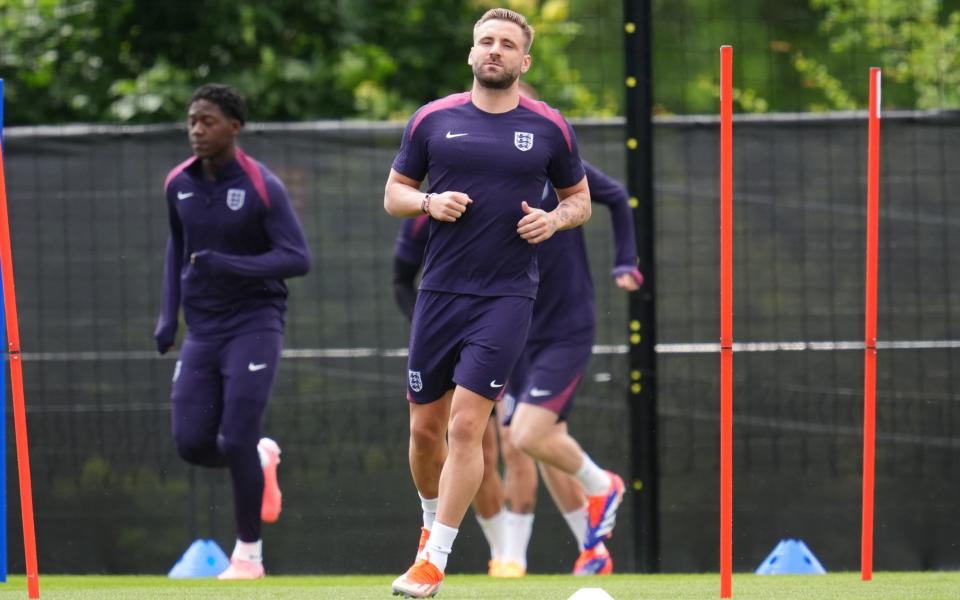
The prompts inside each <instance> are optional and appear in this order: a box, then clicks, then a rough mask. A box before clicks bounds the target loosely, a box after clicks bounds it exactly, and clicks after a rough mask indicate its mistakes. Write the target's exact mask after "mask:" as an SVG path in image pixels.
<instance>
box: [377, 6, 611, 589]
mask: <svg viewBox="0 0 960 600" xmlns="http://www.w3.org/2000/svg"><path fill="white" fill-rule="evenodd" d="M532 41H533V30H532V29H531V28H530V26H529V25H528V24H527V22H526V19H525V18H524V17H523V16H522V15H520V14H518V13H516V12H514V11H511V10H507V9H502V8H499V9H491V10H489V11H487V12H486V13H484V15H483V16H482V17H481V18H480V20H479V21H477V23H476V24H475V26H474V31H473V47H472V48H471V50H470V54H469V57H468V60H467V62H468V64H469V65H470V66H471V68H472V70H473V75H474V80H473V86H472V88H471V90H470V91H469V92H464V93H460V94H453V95H451V96H448V97H446V98H443V99H440V100H437V101H434V102H432V103H430V104H427V105H426V106H423V107H421V108H420V109H419V110H418V111H417V112H416V113H415V114H414V116H413V117H412V118H411V119H410V121H409V123H408V124H407V128H406V130H405V131H404V134H403V139H402V142H401V146H400V151H399V152H398V154H397V157H396V158H395V159H394V163H393V168H392V169H391V171H390V175H389V177H388V179H387V183H386V186H385V190H384V208H385V210H386V211H387V213H389V214H391V215H393V216H395V217H401V218H409V217H414V216H417V215H419V214H421V213H425V214H429V215H430V217H431V220H430V237H429V239H428V241H427V248H426V254H425V258H424V268H423V278H422V279H421V282H420V293H419V295H418V296H417V302H416V305H415V308H414V315H413V325H412V331H411V335H410V354H409V358H408V377H407V397H408V400H409V402H410V404H409V407H410V466H411V473H412V475H413V479H414V483H415V485H416V487H417V490H418V492H419V494H420V496H421V505H422V507H423V509H424V513H429V512H432V511H435V515H436V516H435V519H434V521H433V523H432V525H431V524H430V523H429V522H427V521H428V518H427V517H428V515H427V514H425V515H424V516H425V519H424V521H425V523H424V524H425V526H426V528H427V530H428V531H429V534H428V535H427V536H426V537H427V538H428V539H427V540H426V542H425V544H424V547H423V550H422V551H420V552H419V553H418V558H417V560H416V562H415V563H414V564H413V566H411V567H410V569H408V570H407V572H406V573H404V574H403V575H401V576H400V577H398V578H397V579H396V580H395V581H394V582H393V586H392V587H393V591H394V593H395V594H405V595H407V596H411V597H416V598H423V597H428V596H432V595H434V594H436V592H437V590H438V589H439V588H440V585H441V583H442V582H443V573H444V570H445V568H446V563H447V559H448V557H449V555H450V552H451V551H452V548H453V543H454V540H455V539H456V535H457V533H458V528H459V526H460V523H461V521H462V520H463V516H464V514H465V513H466V510H467V508H468V507H469V505H470V503H471V502H472V500H473V498H474V496H475V495H476V493H477V490H478V488H479V486H480V481H481V479H482V477H483V469H484V459H483V453H482V445H481V440H482V437H483V433H484V430H485V429H486V425H487V422H488V421H489V415H490V413H491V411H492V409H493V407H494V405H495V401H496V400H497V399H498V398H499V397H500V395H501V394H502V393H503V390H504V386H505V385H506V381H507V378H508V377H509V375H510V373H511V371H512V370H513V366H514V363H515V362H516V360H517V358H518V356H519V355H520V352H521V351H522V349H523V344H524V343H525V342H526V337H527V333H528V329H529V327H530V318H531V313H532V308H533V300H534V298H535V297H536V287H537V281H538V272H537V260H536V245H537V244H539V243H541V242H543V241H546V240H547V239H549V238H550V237H552V236H553V234H554V233H556V232H557V231H559V230H564V229H569V228H572V227H576V226H579V225H581V224H582V223H584V222H585V221H586V220H587V219H588V218H589V217H590V193H589V189H588V188H587V181H586V177H585V175H584V172H583V165H582V163H581V161H580V156H579V152H578V151H577V145H576V138H575V136H574V135H573V129H572V128H571V127H570V125H569V124H568V123H567V122H566V120H564V119H563V117H562V116H561V115H560V114H559V113H558V112H557V111H555V110H553V109H551V108H550V107H549V106H547V105H546V104H544V103H542V102H535V101H533V100H529V99H526V98H521V97H520V93H519V90H518V87H517V81H518V79H519V76H520V75H521V73H524V72H526V71H527V70H528V69H529V67H530V54H529V50H530V44H531V42H532ZM424 179H429V181H430V188H429V190H428V191H427V193H426V194H424V193H423V192H421V191H420V185H421V183H422V181H423V180H424ZM547 180H549V181H550V182H551V183H552V184H553V186H554V187H555V188H556V189H557V191H558V195H559V203H558V205H557V207H556V208H555V209H554V210H552V211H551V212H549V213H548V212H546V211H544V210H541V209H540V208H539V207H538V205H539V202H540V198H541V191H542V189H543V186H544V184H545V183H546V181H547ZM445 435H446V436H447V442H446V443H444V441H443V440H444V436H445ZM597 471H599V474H600V476H601V477H607V476H606V473H604V472H603V471H602V470H600V469H597ZM607 479H608V481H607V483H608V487H611V488H612V487H614V485H612V481H611V480H610V478H609V477H607ZM431 509H432V510H431Z"/></svg>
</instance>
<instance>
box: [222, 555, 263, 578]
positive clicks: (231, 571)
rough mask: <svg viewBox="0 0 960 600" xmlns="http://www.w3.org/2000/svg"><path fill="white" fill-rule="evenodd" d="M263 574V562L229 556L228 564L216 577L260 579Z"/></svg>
mask: <svg viewBox="0 0 960 600" xmlns="http://www.w3.org/2000/svg"><path fill="white" fill-rule="evenodd" d="M264 574H265V572H264V570H263V563H258V562H253V561H252V560H243V559H242V558H231V559H230V566H229V567H227V569H226V570H225V571H224V572H223V573H220V574H219V575H217V579H261V578H262V577H263V576H264Z"/></svg>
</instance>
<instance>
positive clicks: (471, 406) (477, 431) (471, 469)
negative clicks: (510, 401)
mask: <svg viewBox="0 0 960 600" xmlns="http://www.w3.org/2000/svg"><path fill="white" fill-rule="evenodd" d="M492 410H493V401H492V400H487V399H486V398H484V397H483V396H481V395H480V394H477V393H475V392H471V391H470V390H468V389H466V388H463V387H460V386H457V387H456V389H455V390H454V392H453V401H452V402H451V404H450V425H449V429H448V440H449V441H448V447H449V450H448V453H447V460H446V461H445V462H444V463H443V469H442V471H441V473H440V486H439V491H440V504H439V506H438V507H437V522H439V523H442V524H444V525H446V526H447V527H451V528H454V529H457V528H459V527H460V523H461V522H462V521H463V515H464V514H466V512H467V508H468V507H469V506H470V503H471V502H472V501H473V498H474V496H476V495H477V490H478V489H480V482H481V481H482V480H483V444H482V440H483V433H484V430H485V429H486V427H487V423H488V422H489V420H490V412H491V411H492Z"/></svg>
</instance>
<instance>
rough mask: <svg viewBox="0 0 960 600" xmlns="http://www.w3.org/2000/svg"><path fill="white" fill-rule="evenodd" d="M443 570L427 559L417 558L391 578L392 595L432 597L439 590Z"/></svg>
mask: <svg viewBox="0 0 960 600" xmlns="http://www.w3.org/2000/svg"><path fill="white" fill-rule="evenodd" d="M442 583H443V572H442V571H441V570H440V569H438V568H437V567H436V566H435V565H434V564H433V563H431V562H430V561H428V560H418V561H417V562H415V563H413V566H412V567H410V568H409V569H407V572H406V573H404V574H403V575H401V576H400V577H397V578H396V579H394V580H393V595H394V596H403V597H404V598H433V597H434V596H436V595H437V592H438V591H440V584H442Z"/></svg>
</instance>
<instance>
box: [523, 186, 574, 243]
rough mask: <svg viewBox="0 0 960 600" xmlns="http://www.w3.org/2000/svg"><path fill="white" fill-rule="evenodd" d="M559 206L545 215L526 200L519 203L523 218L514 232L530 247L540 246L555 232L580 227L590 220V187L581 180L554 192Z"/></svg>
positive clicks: (545, 212) (543, 211) (544, 212)
mask: <svg viewBox="0 0 960 600" xmlns="http://www.w3.org/2000/svg"><path fill="white" fill-rule="evenodd" d="M557 198H559V199H560V203H559V204H557V207H556V208H554V209H553V210H551V211H550V212H547V211H545V210H543V209H540V208H533V207H532V206H530V205H529V204H527V202H526V200H524V201H523V202H521V203H520V208H522V209H523V212H524V216H523V218H522V219H520V222H519V223H517V233H518V234H520V237H522V238H523V239H525V240H527V241H528V242H530V243H531V244H539V243H541V242H545V241H547V240H549V239H550V238H551V237H553V234H555V233H556V232H558V231H563V230H565V229H573V228H574V227H579V226H580V225H583V224H584V223H586V222H587V220H589V219H590V188H589V187H588V186H587V178H586V177H584V178H583V179H581V180H580V181H579V182H578V183H577V184H576V185H573V186H571V187H567V188H563V189H557Z"/></svg>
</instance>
